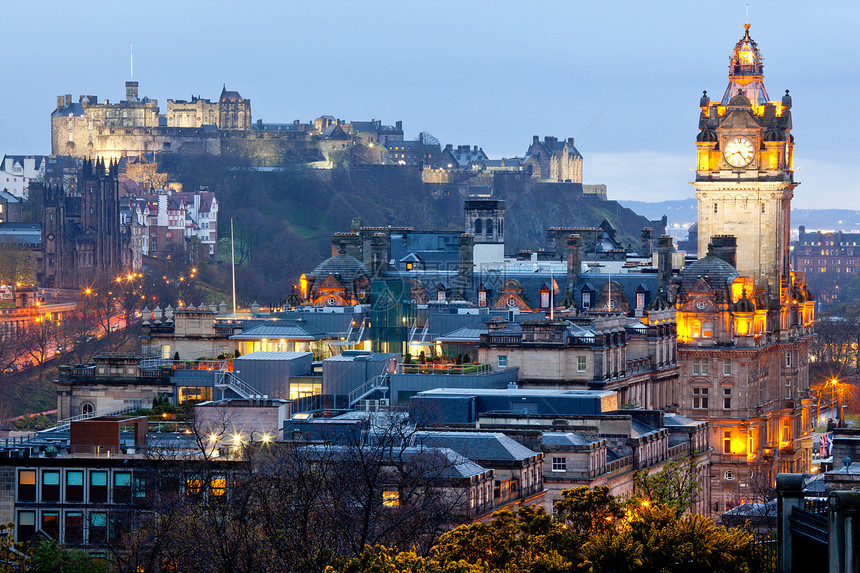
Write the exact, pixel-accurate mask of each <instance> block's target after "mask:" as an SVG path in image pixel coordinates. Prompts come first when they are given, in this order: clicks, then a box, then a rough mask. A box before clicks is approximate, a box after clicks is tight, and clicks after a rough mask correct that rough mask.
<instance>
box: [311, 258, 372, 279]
mask: <svg viewBox="0 0 860 573" xmlns="http://www.w3.org/2000/svg"><path fill="white" fill-rule="evenodd" d="M328 275H335V276H339V277H342V278H345V279H350V280H351V279H354V278H356V277H357V276H360V275H364V276H366V277H369V276H370V271H368V270H367V267H366V266H364V263H362V262H361V261H359V260H358V259H356V258H355V257H353V256H352V255H347V254H344V253H341V254H338V255H335V256H333V257H331V258H328V259H326V260H324V261H323V262H321V263H320V264H319V265H317V268H315V269H314V270H313V271H312V272H311V273H310V274H309V275H308V278H311V277H313V278H315V279H320V280H322V279H325V277H327V276H328Z"/></svg>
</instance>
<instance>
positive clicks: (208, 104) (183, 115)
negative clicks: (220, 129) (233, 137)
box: [167, 96, 250, 127]
mask: <svg viewBox="0 0 860 573" xmlns="http://www.w3.org/2000/svg"><path fill="white" fill-rule="evenodd" d="M249 104H250V102H249ZM220 121H221V112H220V109H219V105H218V102H212V101H210V100H208V99H203V98H201V97H200V96H191V101H186V100H182V99H177V100H172V99H168V100H167V126H168V127H203V126H204V125H214V126H216V127H217V126H218V125H219V122H220Z"/></svg>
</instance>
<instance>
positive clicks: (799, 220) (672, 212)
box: [620, 199, 860, 232]
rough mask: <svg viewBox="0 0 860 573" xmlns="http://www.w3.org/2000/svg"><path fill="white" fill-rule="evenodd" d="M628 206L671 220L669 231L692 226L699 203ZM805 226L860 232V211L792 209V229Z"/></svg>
mask: <svg viewBox="0 0 860 573" xmlns="http://www.w3.org/2000/svg"><path fill="white" fill-rule="evenodd" d="M620 203H621V204H622V205H624V206H625V207H628V208H630V209H633V210H634V211H636V212H637V213H641V214H642V215H644V216H645V217H648V218H649V219H659V218H660V217H662V216H663V215H666V217H667V218H668V219H669V226H670V228H673V227H675V225H677V226H679V227H685V226H689V225H691V224H693V223H695V222H696V220H697V219H698V202H697V201H696V200H695V199H684V200H679V201H660V202H657V203H646V202H644V201H621V202H620ZM800 225H803V226H805V227H806V228H807V230H818V229H821V230H834V229H836V230H843V231H855V232H856V231H857V230H858V229H860V211H855V210H853V209H792V210H791V227H792V229H797V228H798V227H799V226H800Z"/></svg>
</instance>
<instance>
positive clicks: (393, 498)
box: [382, 490, 400, 507]
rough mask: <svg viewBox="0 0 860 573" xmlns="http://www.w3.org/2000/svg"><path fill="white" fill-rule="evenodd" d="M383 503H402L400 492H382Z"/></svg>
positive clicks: (395, 505)
mask: <svg viewBox="0 0 860 573" xmlns="http://www.w3.org/2000/svg"><path fill="white" fill-rule="evenodd" d="M382 505H384V506H385V507H397V506H398V505H400V492H399V491H397V490H386V491H383V492H382Z"/></svg>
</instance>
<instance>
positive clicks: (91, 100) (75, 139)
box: [51, 81, 159, 159]
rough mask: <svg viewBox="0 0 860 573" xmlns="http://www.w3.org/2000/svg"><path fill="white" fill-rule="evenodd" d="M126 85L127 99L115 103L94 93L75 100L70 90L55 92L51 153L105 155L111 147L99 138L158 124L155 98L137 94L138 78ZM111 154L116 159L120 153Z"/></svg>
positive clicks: (88, 155) (83, 155) (89, 155)
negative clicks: (62, 94) (55, 106)
mask: <svg viewBox="0 0 860 573" xmlns="http://www.w3.org/2000/svg"><path fill="white" fill-rule="evenodd" d="M125 88H126V99H124V100H121V101H119V102H118V103H114V104H112V103H110V101H109V100H105V101H103V102H101V103H99V100H98V96H94V95H82V96H80V98H78V101H77V103H75V102H73V101H72V96H71V94H66V95H64V96H57V108H56V109H55V110H54V111H53V112H52V113H51V155H71V156H74V157H95V156H104V155H105V153H104V152H106V151H108V149H107V147H110V146H108V145H105V144H104V142H102V141H100V140H101V139H103V138H104V136H105V135H117V134H128V133H131V132H129V131H128V129H129V128H144V129H146V128H149V129H151V128H154V127H157V126H158V125H159V121H158V117H159V116H158V102H157V101H156V100H153V99H149V98H148V97H146V96H144V97H143V98H139V97H138V84H137V82H133V81H131V82H126V83H125ZM112 151H113V150H112ZM116 151H119V150H116ZM138 151H142V150H141V149H138ZM111 158H113V159H118V158H119V155H116V156H113V157H111Z"/></svg>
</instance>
